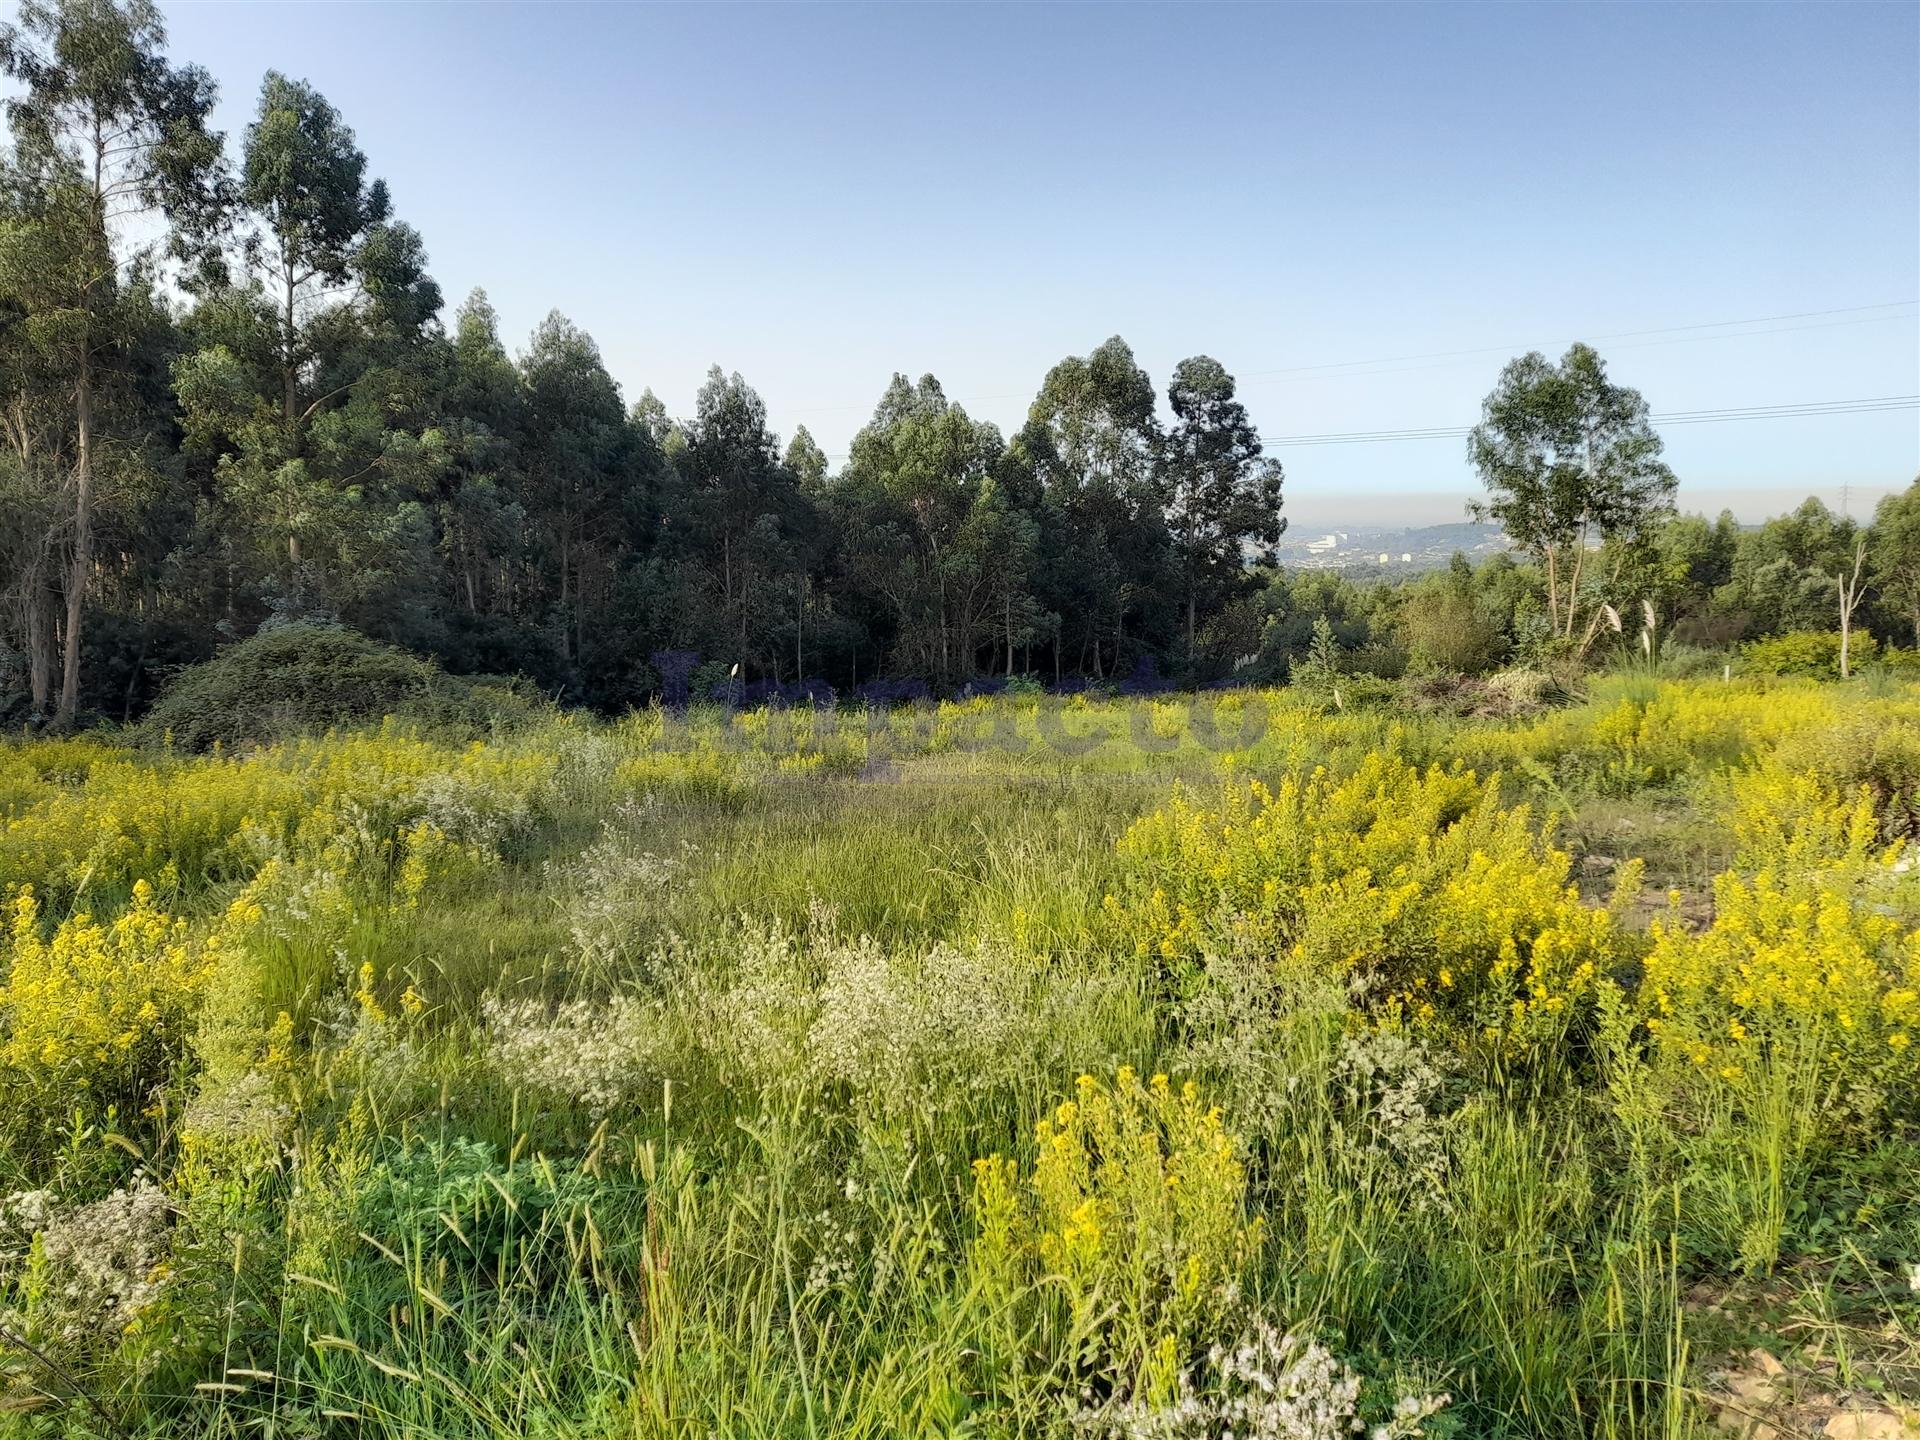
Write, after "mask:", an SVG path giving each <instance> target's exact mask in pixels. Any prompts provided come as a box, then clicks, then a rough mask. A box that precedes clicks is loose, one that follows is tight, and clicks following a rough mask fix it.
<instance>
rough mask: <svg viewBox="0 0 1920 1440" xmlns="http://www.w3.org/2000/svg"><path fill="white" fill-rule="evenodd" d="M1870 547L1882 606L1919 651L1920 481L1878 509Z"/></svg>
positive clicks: (1873, 572) (1890, 497) (1875, 514)
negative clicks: (1903, 629)
mask: <svg viewBox="0 0 1920 1440" xmlns="http://www.w3.org/2000/svg"><path fill="white" fill-rule="evenodd" d="M1869 544H1870V546H1871V553H1870V557H1869V558H1870V562H1871V565H1872V577H1873V583H1874V586H1875V588H1877V589H1878V590H1879V592H1880V602H1881V606H1882V608H1883V609H1884V610H1885V612H1886V613H1887V615H1888V616H1889V617H1893V616H1897V617H1899V619H1900V621H1901V624H1902V625H1903V627H1904V628H1905V629H1906V630H1907V632H1908V643H1909V644H1911V645H1913V646H1915V647H1916V648H1920V480H1916V481H1914V482H1913V484H1911V485H1909V486H1908V487H1907V488H1906V489H1905V490H1903V491H1901V492H1900V493H1899V494H1897V495H1889V496H1887V497H1886V498H1885V499H1884V500H1882V501H1881V502H1880V504H1879V505H1878V506H1877V507H1875V509H1874V512H1873V529H1872V532H1871V539H1870V541H1869Z"/></svg>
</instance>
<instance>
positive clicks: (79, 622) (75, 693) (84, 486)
mask: <svg viewBox="0 0 1920 1440" xmlns="http://www.w3.org/2000/svg"><path fill="white" fill-rule="evenodd" d="M73 418H74V437H75V438H74V467H73V477H74V502H73V558H72V561H71V563H70V564H69V565H68V567H67V623H66V627H65V632H64V636H63V638H64V641H65V646H66V649H65V654H64V655H63V656H62V657H61V658H62V664H61V667H60V704H59V707H58V708H57V709H56V710H55V711H54V715H53V723H54V724H55V725H56V726H58V727H59V728H61V729H63V730H64V729H69V728H71V727H72V725H73V721H74V716H75V715H76V714H77V713H78V712H79V709H80V642H81V639H82V636H83V634H84V627H85V619H86V616H85V611H86V603H87V581H88V580H89V578H91V575H92V571H93V357H92V356H91V355H89V354H88V353H86V351H85V349H84V348H83V349H82V351H81V355H80V376H79V383H78V385H76V386H75V388H74V407H73Z"/></svg>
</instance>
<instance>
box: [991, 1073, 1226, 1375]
mask: <svg viewBox="0 0 1920 1440" xmlns="http://www.w3.org/2000/svg"><path fill="white" fill-rule="evenodd" d="M1034 1144H1035V1148H1036V1151H1037V1154H1036V1157H1035V1159H1034V1163H1033V1168H1032V1170H1031V1171H1029V1172H1027V1173H1025V1174H1024V1175H1023V1174H1022V1173H1021V1170H1020V1167H1019V1166H1017V1165H1016V1164H1015V1163H1014V1162H1013V1161H1011V1160H1007V1159H1003V1158H1001V1157H999V1156H997V1155H996V1156H992V1157H989V1158H988V1159H985V1160H977V1161H975V1162H974V1215H975V1218H976V1220H977V1222H978V1224H979V1233H978V1236H977V1238H976V1239H975V1242H974V1247H973V1252H972V1256H971V1263H972V1266H973V1268H974V1271H975V1274H976V1276H977V1277H978V1279H979V1280H980V1282H981V1284H982V1286H983V1288H984V1290H985V1291H986V1292H987V1293H988V1294H990V1295H993V1296H996V1297H1000V1298H1001V1299H1003V1300H1006V1301H1011V1302H1012V1303H1014V1304H1016V1305H1018V1304H1019V1303H1021V1301H1024V1302H1025V1303H1027V1304H1031V1305H1034V1306H1037V1307H1038V1308H1039V1309H1040V1310H1041V1311H1042V1316H1041V1320H1040V1323H1041V1328H1042V1329H1043V1330H1044V1331H1047V1332H1048V1333H1050V1334H1051V1335H1052V1336H1053V1337H1054V1339H1055V1340H1056V1341H1063V1340H1064V1341H1067V1342H1068V1343H1069V1344H1070V1345H1078V1346H1081V1347H1083V1348H1082V1352H1081V1355H1080V1356H1079V1357H1078V1358H1080V1359H1081V1360H1082V1361H1083V1362H1085V1367H1084V1368H1085V1370H1086V1371H1089V1372H1092V1373H1094V1374H1099V1375H1101V1376H1102V1377H1103V1378H1104V1379H1106V1380H1107V1381H1109V1382H1112V1383H1115V1384H1117V1385H1118V1386H1119V1387H1120V1388H1121V1389H1122V1390H1123V1391H1125V1393H1128V1394H1133V1395H1139V1396H1143V1397H1148V1398H1152V1399H1163V1398H1168V1397H1170V1396H1171V1395H1172V1393H1173V1391H1174V1387H1175V1385H1176V1383H1177V1380H1178V1376H1179V1373H1180V1370H1181V1369H1182V1367H1183V1366H1184V1365H1185V1364H1187V1363H1188V1362H1190V1361H1191V1360H1192V1359H1193V1358H1195V1357H1196V1356H1197V1354H1198V1353H1199V1352H1200V1351H1201V1350H1203V1349H1204V1347H1205V1345H1206V1344H1207V1342H1208V1341H1209V1340H1211V1339H1212V1338H1213V1337H1214V1336H1216V1335H1218V1334H1220V1333H1221V1331H1222V1329H1223V1328H1224V1323H1225V1320H1226V1317H1227V1316H1228V1314H1229V1313H1230V1311H1231V1310H1232V1308H1233V1307H1234V1305H1235V1304H1236V1303H1237V1301H1238V1298H1239V1284H1240V1278H1241V1275H1242V1273H1243V1271H1244V1269H1245V1267H1246V1265H1247V1263H1248V1262H1249V1261H1250V1260H1251V1259H1252V1258H1253V1255H1254V1253H1255V1252H1256V1251H1257V1250H1258V1249H1259V1246H1260V1240H1261V1231H1262V1226H1261V1222H1260V1221H1259V1220H1257V1219H1256V1220H1249V1219H1248V1216H1247V1196H1246V1189H1247V1176H1246V1168H1245V1165H1244V1163H1243V1158H1242V1154H1241V1146H1240V1142H1239V1141H1238V1140H1237V1139H1236V1138H1235V1136H1234V1135H1233V1134H1232V1133H1231V1132H1230V1131H1229V1130H1227V1128H1226V1126H1225V1124H1224V1122H1223V1119H1222V1116H1221V1113H1220V1111H1219V1109H1218V1108H1217V1107H1209V1106H1207V1105H1205V1104H1204V1103H1202V1101H1201V1099H1200V1095H1199V1091H1198V1089H1197V1088H1196V1087H1195V1086H1194V1085H1193V1083H1192V1082H1188V1083H1187V1084H1186V1085H1183V1086H1181V1087H1179V1088H1178V1089H1176V1088H1174V1086H1173V1085H1172V1084H1171V1083H1170V1082H1169V1080H1168V1079H1167V1077H1166V1076H1165V1075H1155V1076H1154V1077H1153V1079H1152V1080H1151V1081H1150V1082H1149V1083H1146V1084H1142V1083H1141V1081H1140V1079H1139V1077H1138V1076H1137V1075H1136V1074H1135V1073H1134V1071H1133V1070H1132V1069H1131V1068H1130V1067H1126V1066H1123V1067H1121V1069H1120V1070H1119V1072H1118V1073H1117V1074H1116V1076H1115V1078H1114V1083H1113V1084H1112V1085H1111V1086H1108V1085H1104V1084H1102V1083H1101V1082H1100V1081H1099V1080H1096V1079H1095V1078H1094V1077H1093V1076H1091V1075H1082V1076H1081V1077H1080V1078H1079V1080H1078V1081H1076V1082H1075V1087H1074V1095H1073V1098H1072V1099H1070V1100H1066V1101H1063V1102H1062V1103H1061V1104H1060V1105H1059V1106H1058V1107H1057V1108H1056V1109H1055V1111H1054V1113H1053V1114H1052V1115H1051V1116H1049V1117H1047V1118H1045V1119H1042V1120H1041V1121H1040V1123H1039V1125H1038V1126H1037V1127H1036V1129H1035V1134H1034Z"/></svg>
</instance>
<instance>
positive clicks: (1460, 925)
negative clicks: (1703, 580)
mask: <svg viewBox="0 0 1920 1440" xmlns="http://www.w3.org/2000/svg"><path fill="white" fill-rule="evenodd" d="M1488 693H1489V694H1492V693H1494V690H1493V688H1491V687H1490V689H1489V692H1488ZM1483 698H1484V697H1483ZM1508 698H1509V699H1510V700H1511V702H1512V703H1511V704H1505V705H1495V704H1483V705H1481V706H1480V707H1479V708H1480V709H1481V710H1482V711H1490V712H1503V713H1482V714H1478V715H1473V714H1460V713H1454V712H1455V710H1457V709H1459V708H1462V707H1454V710H1449V709H1447V708H1445V707H1437V708H1431V709H1414V708H1409V707H1407V706H1405V705H1400V704H1386V705H1380V706H1378V707H1375V708H1368V709H1360V710H1356V709H1351V708H1341V707H1340V706H1339V705H1338V704H1336V703H1334V701H1333V700H1332V699H1331V698H1330V697H1329V698H1328V699H1325V700H1322V699H1317V698H1314V697H1311V696H1308V695H1306V694H1305V693H1304V692H1301V691H1286V690H1272V691H1241V692H1226V693H1222V694H1219V695H1212V696H1202V697H1197V698H1189V697H1158V698H1153V699H1116V698H1110V699H1099V698H1087V697H1076V698H1072V699H1061V698H1057V697H1045V698H1043V697H1039V696H1015V697H1000V698H995V699H986V700H977V701H971V702H958V703H946V704H941V705H938V706H926V707H921V708H918V709H911V708H907V709H901V710H898V711H894V712H891V713H879V712H876V713H873V714H866V713H855V712H842V713H839V714H834V713H831V712H812V711H793V712H780V711H754V712H748V713H744V714H727V713H725V712H721V711H711V712H706V711H695V712H693V713H691V714H688V715H685V716H675V715H670V714H663V713H661V712H658V711H655V712H649V713H639V714H635V715H633V716H631V717H629V718H627V719H624V720H620V721H617V722H601V721H593V720H589V719H586V718H582V717H578V716H562V715H557V714H553V715H536V716H532V717H530V718H528V719H527V720H525V721H524V722H522V723H519V724H515V725H513V726H510V727H505V728H501V729H500V730H499V731H498V732H497V733H493V734H491V735H488V736H486V737H485V738H479V739H476V738H474V737H473V735H472V734H471V733H457V732H453V731H449V730H445V729H435V728H433V727H430V726H419V727H416V726H410V725H409V724H407V723H405V722H401V721H389V722H387V723H386V724H385V725H384V726H376V727H372V728H366V729H361V730H355V731H342V732H337V733H333V734H329V735H326V736H324V737H318V738H308V739H294V740H288V741H286V742H284V743H280V744H273V745H267V746H261V747H252V748H247V749H244V750H237V751H235V752H233V753H223V752H221V751H219V750H218V749H216V750H213V751H211V752H208V753H198V754H196V753H187V752H186V751H185V750H183V749H180V748H176V747H173V746H170V745H168V744H166V743H163V742H159V741H155V742H152V743H146V742H140V743H135V742H132V741H129V742H127V743H125V744H121V743H116V741H115V740H114V739H112V738H110V737H109V738H80V739H60V740H56V739H41V740H24V739H23V740H19V741H15V742H10V743H4V744H0V901H3V902H4V904H5V905H6V907H7V911H8V914H7V918H6V926H5V930H4V937H3V938H0V1436H8V1437H12V1436H21V1437H43V1436H45V1437H51V1436H63V1437H64V1436H74V1437H79V1436H87V1437H113V1436H140V1437H149V1436H169V1437H183V1440H188V1437H191V1440H200V1437H206V1440H212V1437H232V1440H239V1437H252V1436H259V1437H287V1440H294V1437H301V1440H305V1437H322V1436H326V1437H332V1436H342V1437H346V1436H353V1437H382V1440H385V1437H394V1440H399V1437H409V1440H426V1437H469V1436H472V1437H479V1436H500V1437H507V1436H541V1437H582V1440H585V1437H635V1440H643V1437H644V1440H652V1437H661V1440H666V1437H673V1440H706V1437H806V1440H824V1437H876V1440H877V1437H891V1436H928V1437H935V1436H938V1437H946V1436H979V1437H998V1436H1058V1437H1167V1440H1173V1437H1226V1436H1229V1435H1231V1436H1234V1437H1242V1440H1246V1437H1283V1440H1333V1437H1335V1436H1345V1435H1352V1434H1367V1435H1372V1436H1374V1437H1411V1436H1416V1435H1427V1436H1434V1437H1513V1440H1519V1437H1581V1436H1593V1437H1608V1440H1613V1437H1622V1440H1624V1437H1661V1440H1681V1437H1687V1436H1694V1435H1708V1434H1719V1435H1725V1434H1742V1433H1745V1434H1749V1435H1752V1436H1762V1435H1769V1434H1771V1435H1780V1436H1787V1435H1795V1434H1819V1433H1822V1430H1823V1427H1826V1426H1829V1425H1846V1424H1853V1425H1854V1426H1855V1428H1854V1429H1848V1430H1831V1429H1829V1430H1826V1432H1825V1433H1829V1434H1849V1435H1852V1434H1858V1435H1860V1436H1869V1435H1871V1436H1884V1435H1896V1434H1899V1433H1902V1432H1901V1431H1900V1430H1899V1428H1898V1427H1899V1426H1900V1424H1901V1423H1902V1421H1901V1417H1902V1415H1903V1414H1905V1413H1907V1412H1908V1411H1909V1409H1910V1407H1914V1406H1916V1405H1920V1044H1917V1043H1916V1042H1917V1041H1920V843H1917V841H1920V789H1917V788H1916V785H1917V783H1920V687H1916V686H1914V685H1910V684H1909V685H1902V684H1899V683H1896V682H1892V681H1888V680H1886V679H1884V678H1881V679H1877V680H1869V681H1865V682H1860V681H1856V682H1854V683H1852V684H1851V685H1846V686H1841V685H1832V684H1822V683H1818V682H1813V681H1780V680H1762V679H1753V680H1738V679H1736V680H1734V681H1731V682H1727V681H1722V680H1720V679H1717V678H1716V679H1712V680H1702V681H1670V680H1657V679H1653V678H1643V677H1622V676H1616V677H1610V678H1598V679H1595V680H1593V681H1592V682H1591V683H1590V686H1589V688H1588V690H1587V691H1586V693H1584V694H1583V695H1582V696H1580V697H1578V698H1577V699H1574V700H1570V701H1569V702H1568V703H1565V704H1560V705H1543V704H1540V703H1538V697H1537V696H1536V695H1535V694H1534V693H1533V692H1532V690H1530V689H1528V688H1527V687H1524V686H1516V687H1514V689H1513V693H1512V694H1511V695H1510V696H1508ZM1763 1426H1764V1427H1771V1428H1766V1429H1763V1428H1761V1427H1763ZM1869 1426H1880V1427H1883V1428H1879V1429H1874V1428H1868V1427H1869ZM1885 1427H1892V1428H1885ZM1913 1433H1920V1431H1915V1432H1913Z"/></svg>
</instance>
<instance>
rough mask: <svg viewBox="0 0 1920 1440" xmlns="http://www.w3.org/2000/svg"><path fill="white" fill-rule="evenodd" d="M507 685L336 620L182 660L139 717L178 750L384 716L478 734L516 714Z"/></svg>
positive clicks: (517, 704) (286, 628) (284, 629)
mask: <svg viewBox="0 0 1920 1440" xmlns="http://www.w3.org/2000/svg"><path fill="white" fill-rule="evenodd" d="M527 709H528V707H527V706H526V705H525V703H524V702H522V701H519V700H518V699H517V698H516V697H515V695H514V694H513V691H512V689H511V687H509V686H506V685H501V684H495V685H480V684H473V683H465V682H462V681H459V680H456V679H453V678H452V677H450V676H448V675H446V674H444V673H443V672H441V671H440V670H439V669H438V668H437V667H436V666H434V665H432V664H430V663H428V662H427V661H425V660H422V659H420V658H419V657H418V656H414V655H409V654H407V653H406V652H405V651H402V650H396V649H394V648H393V647H392V646H388V645H379V644H376V643H374V642H373V641H371V640H368V639H366V638H365V637H364V636H361V635H356V634H354V633H353V632H352V631H351V630H347V629H344V628H342V627H340V626H328V625H282V626H278V627H276V628H274V629H272V630H264V631H262V632H261V633H260V634H258V635H255V636H253V637H251V638H250V639H247V640H243V641H241V642H240V643H239V644H237V645H232V646H229V647H228V648H227V649H225V650H222V651H221V652H220V653H219V655H217V656H215V657H214V658H213V659H212V660H209V661H207V662H206V663H205V664H202V665H195V666H191V667H189V668H188V669H187V670H186V671H184V672H183V673H182V674H181V675H180V676H179V677H178V678H177V679H175V680H174V681H173V682H172V683H171V684H170V685H169V686H168V687H167V691H166V694H165V696H164V697H163V698H162V699H161V701H160V703H159V704H158V705H156V706H154V708H153V710H152V712H151V713H150V714H149V715H148V716H147V719H146V730H147V732H148V733H149V734H150V735H152V736H154V737H156V738H159V739H161V740H164V741H165V742H166V743H168V744H172V745H177V746H180V747H181V748H183V749H187V750H205V749H208V748H210V747H212V746H213V745H216V744H220V745H227V746H233V745H239V744H246V743H250V742H264V741H269V740H281V739H286V738H289V737H291V736H295V735H300V734H303V733H310V732H313V731H320V730H325V729H327V728H328V727H329V726H332V725H338V724H350V723H352V722H354V721H363V722H364V721H369V720H374V721H377V720H379V719H380V718H381V717H382V716H385V715H404V716H407V717H409V718H411V719H414V720H417V721H420V722H423V723H427V724H435V725H442V726H447V727H461V726H465V727H467V728H469V729H473V730H477V731H484V730H485V729H486V728H487V727H488V725H489V723H490V722H493V721H499V720H504V719H508V718H510V717H512V716H514V715H516V714H520V715H524V714H525V713H526V712H527Z"/></svg>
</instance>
